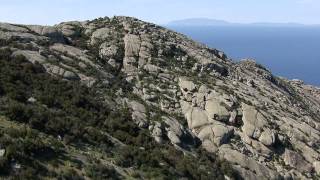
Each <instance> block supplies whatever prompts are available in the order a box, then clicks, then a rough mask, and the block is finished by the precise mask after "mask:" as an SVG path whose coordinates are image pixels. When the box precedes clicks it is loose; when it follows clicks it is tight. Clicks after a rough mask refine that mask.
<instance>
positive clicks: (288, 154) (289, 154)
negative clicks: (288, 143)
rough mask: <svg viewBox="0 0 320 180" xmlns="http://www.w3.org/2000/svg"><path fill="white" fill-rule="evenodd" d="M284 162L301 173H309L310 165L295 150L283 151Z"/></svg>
mask: <svg viewBox="0 0 320 180" xmlns="http://www.w3.org/2000/svg"><path fill="white" fill-rule="evenodd" d="M283 156H284V162H285V164H286V165H288V166H291V167H293V168H296V169H297V170H298V171H299V172H301V173H310V172H311V171H312V166H311V164H309V163H308V162H307V161H305V160H304V158H303V157H302V156H301V155H300V154H299V153H297V152H295V151H292V150H288V149H286V150H285V152H284V155H283Z"/></svg>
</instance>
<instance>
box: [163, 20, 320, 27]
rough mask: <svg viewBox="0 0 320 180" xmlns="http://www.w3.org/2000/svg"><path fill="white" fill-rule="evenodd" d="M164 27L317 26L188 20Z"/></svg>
mask: <svg viewBox="0 0 320 180" xmlns="http://www.w3.org/2000/svg"><path fill="white" fill-rule="evenodd" d="M165 26H270V27H277V26H278V27H302V26H319V25H317V24H313V25H307V24H301V23H294V22H288V23H273V22H255V23H234V22H228V21H225V20H217V19H209V18H188V19H181V20H175V21H171V22H169V23H167V24H165Z"/></svg>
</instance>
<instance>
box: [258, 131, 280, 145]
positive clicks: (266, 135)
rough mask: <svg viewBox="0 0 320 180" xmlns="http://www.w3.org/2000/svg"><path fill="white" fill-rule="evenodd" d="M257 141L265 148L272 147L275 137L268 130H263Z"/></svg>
mask: <svg viewBox="0 0 320 180" xmlns="http://www.w3.org/2000/svg"><path fill="white" fill-rule="evenodd" d="M259 141H260V142H262V143H263V144H264V145H266V146H272V145H273V144H274V143H275V141H276V135H275V133H274V132H272V131H271V130H270V129H265V130H264V131H263V132H262V134H261V136H260V138H259Z"/></svg>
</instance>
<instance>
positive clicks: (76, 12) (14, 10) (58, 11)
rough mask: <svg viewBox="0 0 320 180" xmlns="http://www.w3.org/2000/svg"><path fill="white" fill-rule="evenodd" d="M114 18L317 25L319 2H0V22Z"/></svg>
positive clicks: (147, 0)
mask: <svg viewBox="0 0 320 180" xmlns="http://www.w3.org/2000/svg"><path fill="white" fill-rule="evenodd" d="M114 15H124V16H133V17H137V18H139V19H142V20H145V21H149V22H153V23H157V24H166V23H168V22H170V21H173V20H180V19H186V18H210V19H219V20H226V21H230V22H237V23H253V22H271V23H288V22H295V23H302V24H320V0H0V22H10V23H20V24H41V25H53V24H57V23H60V22H64V21H71V20H90V19H94V18H97V17H105V16H109V17H112V16H114Z"/></svg>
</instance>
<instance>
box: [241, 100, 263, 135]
mask: <svg viewBox="0 0 320 180" xmlns="http://www.w3.org/2000/svg"><path fill="white" fill-rule="evenodd" d="M242 111H243V116H242V121H243V126H242V130H243V132H244V133H245V134H246V135H247V136H249V137H251V138H255V139H258V138H259V137H260V135H261V131H262V129H263V127H265V126H266V125H267V121H266V119H265V118H264V116H263V115H262V114H261V113H260V112H259V111H257V110H256V109H255V108H254V107H253V106H249V105H246V104H244V103H242Z"/></svg>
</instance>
